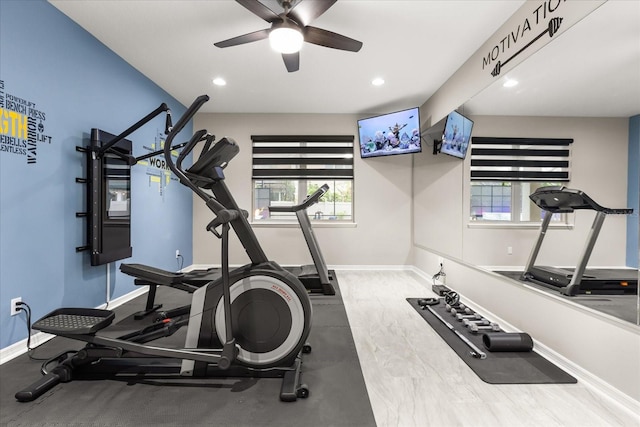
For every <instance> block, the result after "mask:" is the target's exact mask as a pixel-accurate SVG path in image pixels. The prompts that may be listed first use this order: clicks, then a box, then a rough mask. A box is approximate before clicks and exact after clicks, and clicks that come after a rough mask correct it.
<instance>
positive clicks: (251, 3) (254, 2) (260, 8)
mask: <svg viewBox="0 0 640 427" xmlns="http://www.w3.org/2000/svg"><path fill="white" fill-rule="evenodd" d="M236 2H238V3H240V4H241V5H242V6H244V7H245V8H247V9H249V11H250V12H251V13H253V14H254V15H256V16H258V17H260V18H262V19H264V20H265V21H267V22H273V21H275V20H277V19H280V17H279V16H278V14H277V13H275V12H274V11H273V10H271V9H269V8H268V7H267V6H265V5H264V4H262V3H260V2H259V1H258V0H236Z"/></svg>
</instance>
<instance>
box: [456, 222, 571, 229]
mask: <svg viewBox="0 0 640 427" xmlns="http://www.w3.org/2000/svg"><path fill="white" fill-rule="evenodd" d="M540 224H542V223H541V222H508V221H504V222H498V221H471V222H468V223H467V228H510V229H513V228H518V229H538V228H540ZM549 228H553V229H556V230H558V229H559V230H573V228H574V224H566V223H565V224H553V223H552V224H549Z"/></svg>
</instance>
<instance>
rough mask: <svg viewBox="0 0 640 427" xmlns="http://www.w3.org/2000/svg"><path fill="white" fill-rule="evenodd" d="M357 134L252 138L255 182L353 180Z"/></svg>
mask: <svg viewBox="0 0 640 427" xmlns="http://www.w3.org/2000/svg"><path fill="white" fill-rule="evenodd" d="M353 140H354V137H353V135H252V136H251V141H252V158H253V173H252V177H253V179H326V178H331V179H353Z"/></svg>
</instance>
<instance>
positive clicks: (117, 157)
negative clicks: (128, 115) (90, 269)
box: [76, 103, 211, 265]
mask: <svg viewBox="0 0 640 427" xmlns="http://www.w3.org/2000/svg"><path fill="white" fill-rule="evenodd" d="M162 113H166V121H165V131H164V133H165V134H168V133H169V132H170V131H171V128H172V126H173V125H172V123H171V110H170V109H169V107H168V106H167V104H165V103H162V104H161V105H160V106H159V107H158V108H156V109H155V110H154V111H152V112H151V113H149V114H147V115H146V116H145V117H143V118H142V119H140V120H139V121H138V122H136V123H135V124H134V125H132V126H131V127H130V128H128V129H127V130H125V131H124V132H122V133H121V134H120V135H118V136H114V135H112V134H110V133H108V132H105V131H103V130H100V129H96V128H93V129H91V137H90V144H89V146H87V147H76V151H79V152H81V153H84V154H86V165H87V171H86V174H87V176H86V178H76V182H77V183H80V184H86V185H87V187H86V210H85V211H84V212H76V217H77V218H87V240H88V242H87V244H86V245H85V246H78V247H76V252H83V251H91V265H102V264H107V263H109V262H113V261H117V260H121V259H125V258H129V257H131V255H132V253H133V250H132V248H131V215H130V212H131V209H130V207H131V197H130V195H131V166H133V165H135V164H136V163H138V162H139V161H140V160H144V159H147V158H150V157H154V156H157V155H161V154H162V153H163V149H162V148H161V149H159V150H157V151H154V152H151V153H147V154H145V155H143V156H140V157H134V156H133V144H132V142H131V141H130V140H128V139H125V138H126V137H127V136H129V135H131V134H132V133H133V132H135V131H136V130H138V129H139V128H141V127H142V126H144V125H145V124H147V123H148V122H150V121H151V120H152V119H153V118H155V117H156V116H158V115H160V114H162ZM207 137H211V136H210V135H207ZM186 144H187V142H184V143H182V144H177V145H175V146H173V147H171V150H175V149H179V148H182V147H184V146H185V145H186Z"/></svg>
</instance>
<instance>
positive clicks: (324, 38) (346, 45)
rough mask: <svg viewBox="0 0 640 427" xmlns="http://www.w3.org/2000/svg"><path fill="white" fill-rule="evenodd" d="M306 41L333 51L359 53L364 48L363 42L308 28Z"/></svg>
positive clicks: (305, 35)
mask: <svg viewBox="0 0 640 427" xmlns="http://www.w3.org/2000/svg"><path fill="white" fill-rule="evenodd" d="M303 34H304V41H306V42H309V43H313V44H317V45H320V46H324V47H330V48H333V49H340V50H348V51H350V52H357V51H359V50H360V48H361V47H362V42H359V41H358V40H354V39H351V38H349V37H346V36H343V35H341V34H338V33H334V32H332V31H327V30H323V29H321V28H316V27H311V26H306V27H304V29H303Z"/></svg>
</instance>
